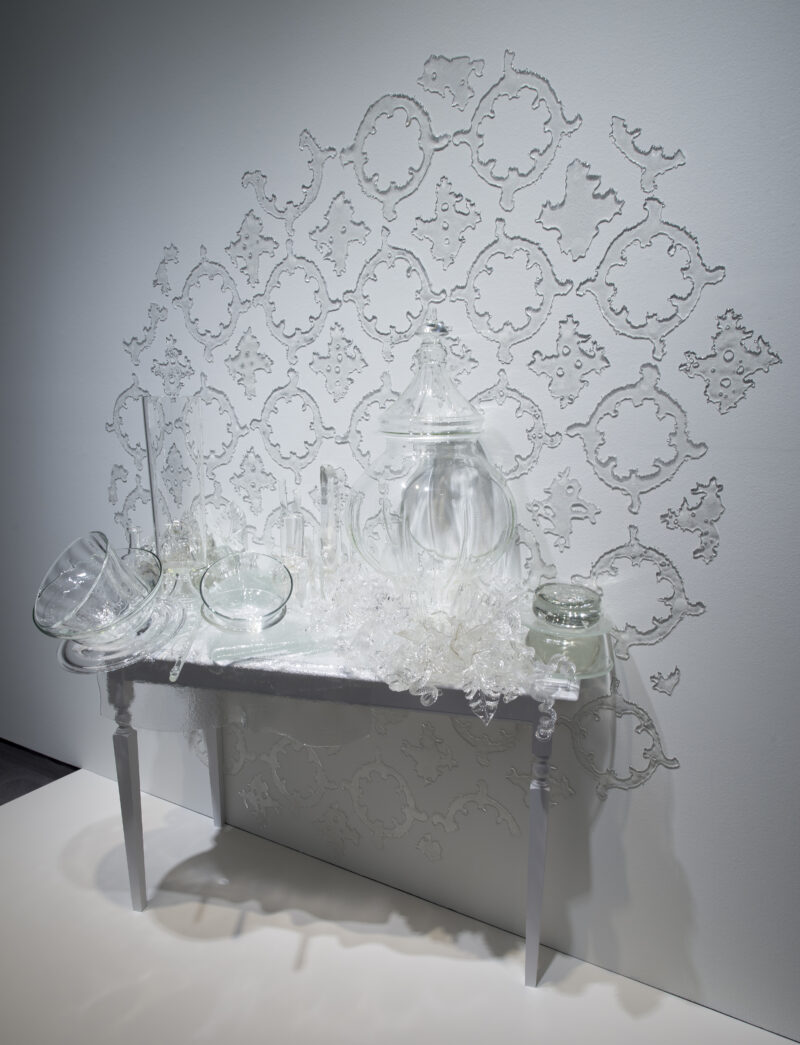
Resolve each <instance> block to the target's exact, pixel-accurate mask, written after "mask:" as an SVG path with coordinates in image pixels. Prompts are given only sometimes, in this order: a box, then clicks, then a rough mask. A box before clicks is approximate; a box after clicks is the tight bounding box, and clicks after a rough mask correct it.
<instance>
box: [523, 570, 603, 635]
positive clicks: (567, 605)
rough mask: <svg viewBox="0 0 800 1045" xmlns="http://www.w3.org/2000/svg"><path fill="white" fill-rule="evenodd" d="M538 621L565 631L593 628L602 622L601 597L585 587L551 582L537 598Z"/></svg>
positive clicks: (535, 596)
mask: <svg viewBox="0 0 800 1045" xmlns="http://www.w3.org/2000/svg"><path fill="white" fill-rule="evenodd" d="M533 612H534V613H535V614H536V616H537V617H540V618H541V619H542V620H545V621H547V623H548V624H555V625H558V626H560V627H563V628H590V627H592V625H594V624H597V622H598V621H599V620H600V595H599V593H598V592H596V591H593V590H592V589H591V588H586V587H584V585H582V584H561V583H559V582H557V581H549V582H548V583H547V584H540V585H539V587H538V588H537V589H536V592H535V593H534V596H533Z"/></svg>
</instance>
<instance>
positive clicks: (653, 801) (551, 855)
mask: <svg viewBox="0 0 800 1045" xmlns="http://www.w3.org/2000/svg"><path fill="white" fill-rule="evenodd" d="M617 671H618V674H619V682H618V684H617V685H616V686H614V685H612V686H611V687H609V686H608V685H607V682H606V680H603V679H598V680H591V681H589V682H584V684H583V688H582V692H581V697H580V700H579V702H578V704H577V706H576V708H575V710H574V712H572V713H571V714H569V715H567V714H564V715H563V716H561V720H560V723H559V728H558V729H557V731H556V735H555V739H554V745H553V759H552V767H553V784H554V808H553V811H552V814H551V818H550V831H549V837H548V859H547V869H548V870H547V874H546V878H545V901H544V914H543V917H544V925H543V931H542V940H543V943H545V944H546V945H547V946H549V947H553V948H555V949H556V950H559V951H562V952H564V953H566V954H579V955H580V956H581V957H582V958H583V959H584V960H586V961H589V962H593V963H596V964H599V965H602V966H603V967H604V968H606V969H610V970H612V971H614V972H618V973H621V974H622V975H624V976H628V977H631V978H633V979H636V980H640V981H642V982H645V983H651V984H653V983H658V984H659V985H660V986H662V988H663V989H665V990H668V991H670V992H671V993H675V994H679V995H682V996H688V997H693V996H694V997H696V996H697V992H698V990H699V983H698V974H697V970H696V968H695V964H694V961H693V958H692V939H693V936H694V932H695V913H694V902H693V899H692V895H691V890H690V888H689V882H688V878H687V875H686V872H685V871H684V869H683V866H682V865H681V864H680V862H679V861H678V859H677V857H676V855H675V847H674V844H673V820H674V811H673V799H672V785H671V779H670V774H668V773H666V772H665V769H667V768H677V767H678V763H677V760H676V759H669V758H667V757H666V756H665V755H664V752H663V750H662V748H661V744H660V741H659V737H658V731H657V729H656V728H655V725H654V724H653V721H652V718H651V717H650V715H649V713H648V711H647V710H646V705H647V704H648V703H649V700H648V696H647V690H646V687H645V685H644V684H643V682H642V680H641V679H640V678H639V677H638V673H637V671H636V669H635V666H634V665H633V664H632V663H631V662H630V661H628V662H626V663H625V664H624V665H619V664H618V665H617ZM642 705H645V706H642ZM576 762H577V763H579V764H578V765H576ZM567 774H568V775H569V776H568V777H567ZM653 777H654V778H655V779H652V778H653ZM645 782H649V786H648V788H647V799H646V800H645V801H636V796H634V795H633V794H632V793H631V792H633V791H635V790H636V789H638V788H640V787H641V786H642V785H643V784H644V783H645ZM565 788H566V789H568V791H567V794H568V796H569V801H566V802H559V794H560V793H563V791H564V789H565ZM634 838H635V840H636V841H635V845H634V844H633V841H632V839H634ZM622 940H624V941H625V943H624V946H622V945H621V941H622ZM566 989H568V988H566ZM620 1002H621V1004H623V1005H625V999H624V998H623V997H620Z"/></svg>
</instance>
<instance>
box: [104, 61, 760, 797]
mask: <svg viewBox="0 0 800 1045" xmlns="http://www.w3.org/2000/svg"><path fill="white" fill-rule="evenodd" d="M420 66H421V68H420V69H418V70H417V71H416V73H415V76H414V77H412V78H411V80H410V82H408V83H404V84H398V85H397V91H396V93H390V94H385V95H383V96H382V97H381V98H378V99H377V100H376V101H374V102H369V101H368V100H365V109H364V111H363V116H362V117H361V118H360V119H357V120H355V121H354V127H353V136H352V139H351V140H350V141H348V142H338V143H337V142H327V141H326V140H325V128H319V127H315V128H311V129H307V130H303V131H302V133H300V136H299V142H298V149H299V151H300V154H301V156H302V157H303V159H305V160H306V161H307V174H306V176H305V177H304V178H303V180H302V184H299V185H297V187H296V190H295V191H293V192H291V193H290V194H288V195H290V196H291V198H288V199H278V198H277V194H276V193H275V192H273V191H272V190H271V187H270V172H269V170H266V171H262V170H260V169H258V167H257V166H256V165H257V164H258V163H260V162H261V160H260V154H261V146H260V145H259V144H258V143H256V142H254V146H253V149H254V161H253V167H252V168H251V170H249V171H248V172H246V173H244V175H243V177H242V183H241V186H236V185H232V186H231V192H232V193H239V194H240V195H241V197H242V205H241V215H242V216H241V219H240V220H237V222H235V223H234V225H233V226H232V227H231V229H230V231H229V234H228V236H227V237H226V239H225V241H224V242H219V243H213V244H211V243H209V244H208V245H207V246H204V247H202V248H201V249H200V251H199V254H194V253H192V251H191V250H190V249H189V248H186V247H183V246H181V245H176V244H175V243H173V242H171V240H170V239H169V237H170V235H171V233H170V230H169V229H165V230H164V232H165V237H166V238H167V240H168V245H167V246H165V247H164V250H163V253H162V256H161V257H160V258H155V259H154V264H155V266H156V268H155V274H154V277H153V279H152V288H153V294H152V297H151V299H149V300H148V298H147V296H146V294H144V293H143V294H142V315H143V318H142V327H141V329H140V330H138V331H134V332H133V333H132V334H130V333H129V332H123V334H124V338H123V340H122V346H121V347H122V349H123V350H124V351H125V352H126V353H127V355H128V357H129V359H130V363H131V368H132V379H131V383H130V384H129V385H128V387H126V388H125V389H124V390H123V391H121V393H120V395H119V396H118V398H117V400H116V402H115V403H114V404H113V405H112V407H111V417H110V420H109V423H108V426H107V427H108V430H109V432H110V433H111V434H113V435H114V436H115V437H116V439H117V440H118V446H119V457H118V459H117V462H116V463H115V464H114V467H113V469H112V473H111V476H110V482H109V500H110V502H111V503H112V505H113V506H114V509H115V518H116V520H117V522H118V523H119V524H120V526H121V527H123V528H124V527H126V526H127V525H128V524H129V523H131V522H138V523H139V524H140V525H143V526H144V525H147V514H148V511H149V506H148V490H147V486H148V484H147V475H146V454H145V448H144V438H143V433H142V431H141V409H140V407H139V403H138V400H139V399H140V398H141V396H142V395H143V394H145V393H148V394H151V395H167V396H178V395H185V394H191V393H193V392H198V393H200V395H201V396H202V398H203V401H204V403H205V404H206V407H207V411H206V413H207V414H208V417H207V419H206V427H207V431H206V432H205V433H204V437H205V441H206V453H207V473H208V475H207V478H208V489H207V495H208V497H209V498H210V499H211V500H212V501H213V504H214V509H215V510H214V513H213V518H212V517H211V516H210V517H209V518H210V523H209V525H213V519H218V520H224V519H226V518H227V519H230V518H231V517H232V516H236V517H237V518H238V517H239V516H240V517H241V519H242V520H243V521H242V526H243V527H244V530H245V532H247V533H248V535H249V538H250V540H251V542H252V543H253V544H254V545H256V546H258V545H263V544H269V543H270V542H271V541H274V540H275V538H276V533H275V519H276V517H277V516H276V510H277V508H278V505H279V491H280V488H281V484H282V483H284V482H286V483H288V484H289V486H290V487H294V488H295V490H296V492H297V494H298V496H299V498H300V504H301V507H302V510H303V511H304V512H305V513H306V514H307V515H308V516H309V517H316V516H318V500H319V490H318V475H319V465H320V464H322V463H325V464H330V465H332V466H334V467H336V468H337V469H339V470H340V472H341V474H342V477H343V478H344V479H346V480H348V481H352V480H354V479H355V477H356V476H357V475H358V474H359V471H360V469H361V467H362V466H363V465H364V464H365V463H367V462H368V461H369V459H370V455H371V454H372V453H373V452H374V446H375V443H374V440H373V439H372V437H371V433H372V431H373V426H374V421H375V418H376V415H377V413H378V411H379V410H380V409H382V408H384V407H385V406H386V405H387V404H388V402H390V401H391V400H392V398H393V397H394V395H395V394H396V390H397V389H399V388H402V387H404V385H405V384H406V383H407V380H408V374H409V372H410V357H411V351H412V348H411V342H412V341H413V339H414V338H415V337H416V335H417V333H418V331H419V329H420V327H421V325H422V323H423V322H424V319H425V315H426V312H427V309H428V306H429V305H431V304H436V305H437V307H438V309H439V313H440V315H441V317H442V318H443V319H444V320H445V321H446V322H447V324H448V326H450V328H451V329H452V330H453V332H454V345H453V352H452V354H453V356H454V357H455V358H456V359H457V360H458V367H459V378H460V381H461V387H462V390H463V391H464V392H465V393H466V394H467V395H468V396H469V397H470V398H472V399H473V400H474V401H475V402H476V403H477V404H479V405H480V406H481V407H482V409H484V411H486V412H487V419H488V425H489V426H492V424H493V425H494V431H495V433H496V434H497V442H496V445H495V446H494V447H493V450H495V451H496V457H497V458H498V459H499V461H500V463H501V466H502V468H503V472H504V474H505V476H506V478H507V479H508V481H509V483H510V484H511V488H512V491H513V493H514V495H515V498H516V501H517V504H518V507H519V509H520V526H519V552H520V559H521V561H522V563H523V565H525V566H526V567H529V568H531V569H532V571H533V574H534V575H533V577H532V581H536V580H537V579H540V578H541V577H542V576H556V575H558V576H559V578H560V579H563V580H569V579H576V580H578V579H580V578H587V577H591V578H592V579H594V580H596V581H598V582H599V583H601V584H603V583H604V582H605V583H609V582H610V581H611V580H613V577H614V575H615V573H616V572H618V571H620V570H621V569H626V570H628V571H632V572H636V571H638V572H640V573H641V576H642V577H643V578H644V577H653V576H654V577H655V578H656V580H657V582H658V583H657V585H656V586H652V587H653V597H652V604H651V605H650V606H649V608H648V609H647V610H646V611H645V617H647V615H649V619H641V618H639V619H637V620H636V621H633V622H631V621H630V620H629V619H625V620H622V619H620V620H618V621H617V623H618V625H619V628H620V643H619V650H618V652H619V653H620V655H621V656H622V658H623V659H625V658H626V657H630V656H633V657H634V658H635V656H636V650H637V647H641V646H650V647H657V646H659V644H660V643H662V642H663V641H664V640H665V639H666V638H667V637H668V636H669V635H670V634H671V633H672V632H673V631H674V630H675V629H677V628H690V627H691V626H692V618H693V617H696V616H699V615H700V614H702V613H704V612H707V613H713V612H714V607H713V606H710V605H706V604H705V602H704V601H703V571H704V570H705V569H707V568H713V564H714V561H715V559H716V556H717V552H718V549H719V548H720V546H721V545H722V544H724V540H725V518H724V516H723V513H724V511H725V506H724V503H723V500H722V496H723V493H724V486H725V476H724V475H721V474H720V472H719V468H718V466H717V464H716V461H715V457H714V450H715V448H714V446H713V445H711V443H706V442H703V441H702V440H700V439H698V438H697V437H696V436H693V434H692V433H693V430H694V429H695V428H696V425H697V422H698V420H699V418H698V417H697V411H698V409H699V408H698V407H697V406H695V408H694V409H695V413H694V414H693V413H692V411H691V410H690V409H689V408H688V407H687V406H686V405H685V404H686V403H687V402H694V403H695V404H696V403H697V396H696V395H688V396H687V391H688V390H689V389H691V390H692V391H693V390H694V387H695V385H696V382H694V381H692V380H691V379H692V378H697V377H699V378H701V380H702V381H703V383H704V389H703V395H704V400H705V401H704V402H703V403H701V406H704V407H705V408H706V409H707V410H710V411H713V412H714V414H715V415H716V414H720V415H723V416H724V417H726V418H727V420H728V422H729V423H731V424H735V423H736V411H737V410H738V409H743V408H746V405H747V397H748V396H756V395H757V394H758V384H759V382H761V381H766V380H769V373H768V372H769V370H770V369H771V368H772V367H773V366H774V365H776V364H777V363H779V362H780V359H779V356H778V354H777V353H776V352H775V351H774V350H773V349H772V347H771V346H770V344H769V342H768V340H767V339H766V337H765V336H763V335H762V334H761V333H760V332H756V333H754V332H753V331H751V330H749V329H748V328H747V326H746V322H747V317H746V316H745V317H743V316H742V315H740V314H739V312H738V311H737V305H736V302H730V301H728V300H727V299H726V297H725V282H724V277H725V269H724V262H725V259H724V258H709V259H706V258H705V257H704V255H703V245H702V243H701V242H700V239H699V237H698V236H696V235H695V234H694V232H693V231H692V230H690V229H688V228H685V227H684V225H683V224H682V219H681V215H680V213H677V212H676V211H675V209H674V207H673V206H672V204H671V201H670V178H671V177H674V171H676V170H677V169H679V168H680V167H681V166H682V165H686V164H690V163H691V157H690V156H685V155H684V153H683V152H682V150H681V149H679V148H678V147H677V143H668V144H667V145H665V146H662V145H660V144H657V143H654V142H650V141H648V131H647V127H646V126H645V127H643V128H635V129H633V130H631V129H630V128H629V125H628V123H627V121H626V119H625V118H624V116H620V115H617V114H611V113H609V116H608V133H607V135H606V136H605V143H604V145H603V146H602V147H601V146H600V145H598V141H597V139H596V138H591V137H586V138H584V137H583V133H582V132H583V131H584V128H583V121H582V118H581V115H580V114H579V112H577V110H576V106H579V105H580V99H579V98H577V99H563V100H562V99H561V97H560V96H559V93H558V92H559V85H558V83H557V82H551V79H550V78H549V77H548V76H546V75H544V72H543V71H534V70H526V69H524V68H522V66H523V62H522V61H520V60H518V59H517V58H516V56H515V55H514V54H513V53H512V52H507V53H506V54H505V55H504V56H503V57H502V60H498V56H489V57H485V56H484V57H472V56H443V55H431V56H429V57H428V58H427V60H424V61H421V63H420ZM512 128H513V133H509V131H510V130H511V129H512ZM201 221H202V216H198V223H200V222H201ZM198 233H199V234H201V235H202V228H200V227H199V228H198ZM144 287H146V281H143V289H144ZM701 300H702V301H703V302H704V304H708V303H709V302H713V310H714V313H715V315H716V317H717V319H716V324H715V325H714V326H713V327H712V328H709V327H708V325H707V321H706V320H705V319H704V318H702V316H703V313H705V314H707V312H708V309H707V308H706V309H702V310H701V309H698V307H697V306H698V304H699V303H700V301H701ZM681 329H683V330H688V331H690V333H691V337H692V341H693V344H694V345H695V346H696V348H695V350H694V351H690V352H684V351H683V349H681V350H680V353H678V351H677V350H675V349H673V347H672V346H673V344H674V341H675V334H676V332H677V331H678V330H681ZM634 431H635V432H636V433H637V439H636V440H632V439H631V438H630V434H631V432H634ZM639 436H642V438H638V437H639ZM710 476H711V478H709V477H710ZM664 488H667V489H668V490H672V491H674V494H673V496H672V498H671V499H668V500H667V504H668V505H669V508H668V510H666V511H665V510H664V504H663V503H658V502H657V498H658V492H660V491H662V489H664ZM651 504H652V505H653V508H651ZM656 504H657V507H656ZM632 515H633V516H635V519H636V523H637V525H636V526H635V527H634V526H630V523H631V516H632ZM668 533H671V537H672V542H671V543H670V544H669V545H668V547H670V548H671V549H673V551H672V552H671V554H667V553H666V552H665V551H664V550H663V548H662V547H659V545H660V544H661V543H662V539H661V538H660V536H659V535H662V537H663V538H666V536H667V534H668ZM626 534H627V535H628V540H627V543H625V535H626ZM640 535H641V536H640ZM211 536H212V537H213V536H214V535H213V534H211ZM681 538H683V545H682V546H681V550H680V553H679V554H678V553H676V552H675V551H674V549H675V547H676V544H675V540H676V539H678V540H679V539H681ZM664 543H666V541H664ZM667 587H668V589H669V590H668V591H667V594H666V598H667V602H666V604H665V602H664V595H665V590H666V588H667ZM665 605H666V608H665ZM624 609H625V607H624V606H623V607H622V611H621V612H622V613H623V615H625V613H624ZM625 616H626V615H625ZM676 673H677V675H676ZM679 677H680V669H679V666H677V665H676V664H675V655H674V653H672V652H665V657H664V663H663V665H660V666H659V670H658V671H656V672H655V673H654V674H653V678H654V679H655V681H654V682H653V690H652V692H653V697H652V700H653V705H654V706H657V704H658V702H659V701H660V700H664V699H668V698H669V697H670V694H671V693H672V692H673V690H674V689H675V686H676V685H677V681H676V680H677V679H678V678H679ZM673 680H675V681H673ZM606 699H607V701H609V702H612V703H613V700H614V699H616V701H617V703H616V704H614V707H616V708H618V709H619V708H620V707H622V713H620V714H617V712H613V713H611V712H609V716H610V717H611V718H614V719H615V721H616V728H618V729H630V730H634V729H637V728H639V729H640V728H642V724H643V723H644V728H646V730H648V731H649V730H651V729H652V730H653V731H655V738H656V740H657V743H656V740H654V744H653V750H654V751H657V752H658V753H659V754H658V758H657V759H656V760H655V762H654V763H653V765H652V766H651V770H653V771H654V769H655V768H657V766H663V767H670V766H673V767H674V766H675V765H676V764H677V761H676V759H674V758H671V757H670V756H669V755H667V754H665V751H669V749H670V741H669V737H658V735H657V727H656V725H655V719H654V717H653V715H651V714H650V711H649V710H648V709H647V708H643V707H637V706H636V705H632V704H630V703H628V702H626V704H625V706H624V707H623V706H622V705H620V703H619V701H624V699H625V698H624V694H623V695H619V694H617V696H616V698H615V697H614V695H613V694H607V695H606ZM610 706H611V704H610V703H609V704H608V706H606V705H602V708H601V710H602V711H603V713H605V712H606V711H608V707H610ZM598 707H600V705H598ZM629 709H632V710H629ZM650 710H652V709H650ZM590 717H591V714H590V712H585V713H583V714H582V717H577V716H576V717H575V718H574V719H573V720H572V725H571V727H570V726H569V725H568V724H565V725H564V727H563V728H562V731H563V730H568V731H569V734H570V736H571V737H572V739H573V743H574V745H575V750H576V752H577V753H578V754H579V756H580V752H583V753H584V756H581V757H578V759H577V762H576V765H575V767H574V770H571V771H574V772H578V771H580V766H582V767H583V771H585V772H589V773H590V774H591V773H594V774H595V775H596V776H597V784H598V788H599V789H600V790H601V791H602V792H603V793H607V792H608V790H609V789H610V788H615V787H633V786H639V784H641V783H643V782H644V781H645V780H646V779H648V777H649V775H650V771H649V770H647V768H646V767H640V768H639V770H638V771H637V773H636V774H633V775H631V776H630V777H626V778H623V777H621V776H615V775H614V774H613V773H610V772H609V771H607V770H606V769H605V768H604V767H603V766H602V765H601V764H598V763H597V761H596V760H593V759H592V758H591V757H589V756H588V755H586V754H585V752H586V745H587V744H590V743H591V740H587V738H586V735H585V732H584V726H585V724H586V722H587V721H588V720H589V718H590ZM578 763H579V764H578ZM568 791H569V789H568V787H565V794H568ZM354 800H355V799H354Z"/></svg>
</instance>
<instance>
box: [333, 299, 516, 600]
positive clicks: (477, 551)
mask: <svg viewBox="0 0 800 1045" xmlns="http://www.w3.org/2000/svg"><path fill="white" fill-rule="evenodd" d="M446 333H447V328H446V327H445V326H444V325H443V324H441V323H439V322H437V321H436V318H435V317H431V318H430V320H429V322H428V323H427V324H426V326H425V328H424V333H423V337H422V343H421V345H420V347H419V349H418V351H417V353H416V356H415V373H414V377H413V379H412V381H411V383H410V385H409V386H408V388H407V389H406V390H405V391H404V392H403V393H402V394H401V395H400V396H399V397H398V398H397V400H396V401H395V402H394V403H393V404H392V406H391V407H389V409H388V410H386V411H385V413H384V414H383V416H382V418H381V423H380V428H381V431H382V433H383V434H384V435H385V436H386V449H385V451H384V452H383V454H381V456H380V457H378V458H377V459H376V460H374V461H372V462H371V463H370V464H369V465H368V467H367V469H366V472H365V474H364V475H363V476H362V478H361V479H360V481H359V482H358V483H356V485H355V486H354V489H353V494H352V496H351V499H350V504H349V511H348V525H349V531H350V536H351V538H352V541H353V544H354V545H355V547H356V549H357V550H358V551H359V552H360V554H361V555H362V556H363V558H364V559H365V560H366V561H367V562H368V563H369V564H370V565H371V566H373V567H374V568H375V569H376V570H378V571H380V572H381V573H383V574H385V575H388V576H390V577H392V578H393V579H394V580H396V581H398V582H400V583H401V584H404V585H407V586H409V587H410V588H413V589H414V590H421V589H424V590H426V591H427V592H428V594H429V595H431V596H432V597H433V600H434V602H436V601H447V599H448V598H449V597H450V595H451V594H452V585H453V583H454V582H456V583H458V582H461V581H463V580H470V579H474V578H475V577H476V576H481V575H484V574H485V573H486V572H487V571H488V570H489V569H490V568H491V567H492V566H493V565H494V564H495V563H497V561H498V559H500V557H501V556H502V555H503V553H504V552H505V551H506V550H507V548H508V546H509V543H510V542H511V540H512V537H513V535H514V528H515V523H516V511H515V506H514V500H513V497H512V495H511V492H510V491H509V489H508V487H507V485H506V482H505V479H504V478H503V476H502V474H501V473H500V472H499V471H498V470H497V469H496V468H495V467H494V466H493V465H492V464H491V463H490V462H489V460H488V459H487V457H486V454H485V453H484V450H483V447H482V446H481V443H480V440H479V434H480V432H481V430H482V428H483V415H482V413H481V412H480V410H478V409H477V408H476V407H474V406H473V405H472V404H471V403H469V402H468V401H467V400H466V399H465V398H464V396H463V395H462V394H461V393H460V392H459V390H458V389H457V387H456V385H455V383H454V381H453V379H452V377H451V376H450V373H449V370H448V365H447V349H446V347H445V343H444V340H443V337H444V335H445V334H446Z"/></svg>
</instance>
